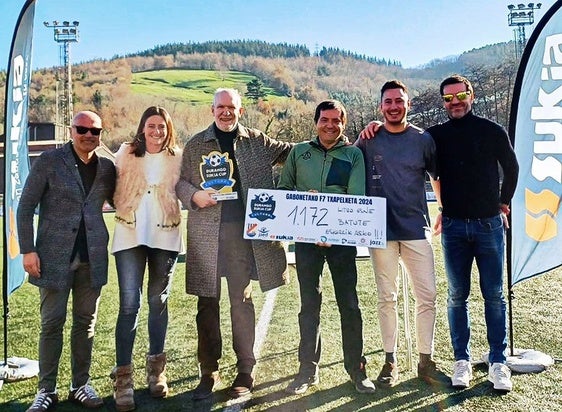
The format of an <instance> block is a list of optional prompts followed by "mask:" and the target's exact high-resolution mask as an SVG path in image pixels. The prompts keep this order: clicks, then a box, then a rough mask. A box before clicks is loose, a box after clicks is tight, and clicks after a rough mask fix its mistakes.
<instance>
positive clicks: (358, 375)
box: [350, 364, 375, 393]
mask: <svg viewBox="0 0 562 412" xmlns="http://www.w3.org/2000/svg"><path fill="white" fill-rule="evenodd" d="M350 378H351V381H352V382H353V384H354V385H355V390H356V391H357V392H359V393H375V384H374V383H373V382H371V380H370V379H369V378H368V377H367V371H366V370H365V365H364V364H361V367H360V368H359V370H358V371H356V372H355V373H354V374H353V376H350Z"/></svg>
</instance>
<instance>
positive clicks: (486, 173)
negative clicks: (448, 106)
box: [427, 112, 519, 219]
mask: <svg viewBox="0 0 562 412" xmlns="http://www.w3.org/2000/svg"><path fill="white" fill-rule="evenodd" d="M427 131H428V132H429V133H430V134H431V135H432V136H433V138H434V140H435V145H436V148H437V168H438V170H437V174H438V177H439V180H440V181H441V200H442V203H443V216H447V217H452V218H462V219H476V218H486V217H492V216H495V215H497V214H498V213H499V204H500V203H505V204H509V202H510V201H511V197H512V196H513V193H514V192H515V186H516V185H517V176H518V172H519V166H518V163H517V159H516V158H515V152H514V151H513V147H512V146H511V143H510V141H509V137H508V135H507V133H506V131H505V129H504V128H503V127H502V126H500V125H499V124H497V123H494V122H492V121H490V120H487V119H484V118H483V117H479V116H476V115H474V114H473V113H472V112H469V113H468V114H466V115H465V116H464V117H462V118H460V119H450V120H449V121H447V122H446V123H443V124H439V125H436V126H433V127H430V128H429V129H428V130H427ZM498 163H499V165H500V166H501V168H502V171H503V182H502V183H501V190H500V173H499V168H498Z"/></svg>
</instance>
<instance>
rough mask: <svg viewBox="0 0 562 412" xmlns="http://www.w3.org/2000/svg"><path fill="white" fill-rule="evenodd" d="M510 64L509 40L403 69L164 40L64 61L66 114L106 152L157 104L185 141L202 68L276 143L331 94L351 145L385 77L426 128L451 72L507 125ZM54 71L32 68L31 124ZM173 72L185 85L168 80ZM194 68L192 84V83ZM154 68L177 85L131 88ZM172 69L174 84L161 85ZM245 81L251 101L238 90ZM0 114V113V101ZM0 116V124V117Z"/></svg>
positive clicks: (298, 135)
mask: <svg viewBox="0 0 562 412" xmlns="http://www.w3.org/2000/svg"><path fill="white" fill-rule="evenodd" d="M517 64H518V62H517V61H516V60H515V56H514V52H513V44H512V43H500V44H495V45H488V46H485V47H482V48H480V49H475V50H471V51H467V52H465V53H463V54H462V55H460V56H455V57H451V58H448V59H440V60H434V61H432V62H430V63H429V64H427V65H425V66H423V67H419V68H415V69H404V68H402V67H401V64H400V63H399V62H396V61H390V60H388V59H384V58H376V57H368V56H362V55H357V54H354V53H352V52H349V51H342V50H339V49H332V48H323V49H322V50H319V51H316V52H314V53H310V51H309V50H308V49H307V48H306V47H305V46H298V45H286V44H269V43H266V42H261V41H224V42H206V43H201V44H191V43H190V44H168V45H162V46H156V47H154V48H153V49H150V50H145V51H141V52H139V53H136V54H131V55H127V56H115V57H114V58H112V59H109V60H95V61H90V62H84V63H80V64H76V65H73V67H72V82H73V106H74V111H78V110H82V109H93V110H95V111H97V112H98V113H100V114H101V116H102V118H103V120H104V126H105V128H106V129H107V133H106V134H105V136H104V141H105V142H106V143H107V144H108V145H109V146H110V147H111V148H112V149H116V148H117V147H118V145H119V143H121V142H122V141H125V140H128V139H130V138H131V137H132V135H133V133H134V131H135V130H136V128H137V125H138V120H139V117H140V115H141V113H142V112H143V111H144V109H145V108H146V107H148V106H151V105H161V106H163V107H165V108H166V109H167V110H168V111H169V112H170V114H171V115H172V118H173V120H174V125H175V127H176V129H177V131H178V134H179V137H180V140H182V141H185V139H187V138H188V137H189V136H191V135H193V134H194V133H196V132H197V131H199V130H201V129H203V128H205V127H207V126H208V125H209V124H210V123H211V121H212V116H211V111H210V102H211V99H212V90H208V88H207V89H205V93H206V95H205V96H206V99H207V100H206V101H205V100H203V101H202V100H194V99H193V98H192V97H190V96H192V95H191V94H190V93H189V92H190V91H193V90H196V88H204V86H206V82H208V81H207V80H206V78H205V77H204V76H203V74H205V75H207V76H208V73H209V71H212V72H214V73H215V75H214V77H215V78H216V79H218V81H216V82H213V83H212V84H213V87H215V86H216V87H222V85H223V84H224V85H226V86H227V87H236V88H237V89H238V90H240V92H241V93H242V94H243V95H247V98H245V99H244V105H245V107H246V114H245V115H244V117H243V119H242V122H243V123H244V124H245V125H248V126H251V127H256V128H259V129H261V130H264V131H265V132H266V133H268V134H269V135H270V136H272V137H275V138H278V139H282V140H288V141H300V140H305V139H309V138H311V137H312V136H313V134H314V128H313V126H314V125H313V120H312V117H313V111H314V108H315V106H316V104H317V103H318V102H320V101H321V100H323V99H326V98H335V99H338V100H341V101H342V102H343V103H344V104H345V105H346V107H347V109H348V112H349V122H348V126H347V129H346V134H347V135H348V136H349V137H350V138H351V139H354V138H355V137H356V136H357V134H358V132H359V131H360V130H361V129H362V128H363V127H364V126H365V125H366V124H367V123H368V122H369V121H371V120H373V119H375V118H376V117H377V115H378V113H377V106H378V102H379V90H380V87H381V86H382V84H383V83H384V82H385V81H387V80H390V79H399V80H402V81H403V82H404V83H406V85H407V86H408V87H409V89H410V95H411V97H412V98H413V101H412V111H411V119H410V120H411V121H412V122H413V123H415V124H417V125H419V126H420V127H428V126H429V125H431V124H434V123H436V122H439V121H442V120H443V119H444V112H443V110H442V109H441V99H440V96H439V90H438V85H439V82H440V81H441V80H442V79H443V77H445V76H447V75H450V74H452V73H461V74H463V75H465V76H467V77H468V78H470V79H471V80H472V81H473V83H474V87H475V95H476V99H477V100H476V102H475V105H474V108H475V111H476V112H478V113H479V114H481V115H484V116H486V117H489V118H491V119H493V120H496V121H497V122H498V123H500V124H503V125H504V126H507V124H508V122H509V108H510V104H511V96H512V92H513V90H512V89H513V83H514V81H515V75H516V72H517ZM60 70H61V69H60V68H56V67H52V68H42V69H40V70H37V71H35V72H34V73H33V75H32V85H31V89H30V96H31V101H30V108H29V117H30V121H31V122H55V120H56V90H57V89H60V81H61V80H60V78H61V71H60ZM182 70H183V71H185V76H186V78H185V79H184V80H185V81H182V79H181V78H180V79H179V80H178V79H177V76H180V77H181V75H182ZM197 70H198V71H200V73H201V79H200V80H199V81H198V82H195V81H194V80H193V77H194V76H196V75H197V72H194V71H197ZM155 71H159V72H158V73H157V76H156V77H157V78H158V79H159V81H161V82H162V83H163V84H168V86H169V87H178V88H179V89H173V92H172V89H170V88H168V89H163V91H162V93H161V94H160V93H158V92H157V93H154V92H152V93H147V92H145V91H143V90H142V89H141V88H139V87H136V86H135V84H134V83H135V81H136V80H135V79H138V76H139V74H142V73H150V72H155ZM172 72H173V75H174V76H175V77H176V78H175V80H174V83H173V86H170V84H172V82H171V79H170V78H169V76H171V75H172ZM236 72H239V73H241V76H239V77H240V78H243V79H252V80H249V81H247V82H246V81H238V82H234V83H232V81H231V80H230V78H231V76H232V73H236ZM178 73H179V74H178ZM194 73H195V74H194ZM153 74H154V73H153ZM5 77H6V73H5V72H0V84H1V85H2V90H1V91H0V92H1V93H5V91H4V85H5ZM188 80H189V81H188ZM252 82H253V87H254V94H253V95H252V93H251V92H250V93H249V92H248V84H250V83H252ZM256 84H257V86H258V88H259V89H260V91H264V93H263V95H262V94H261V92H260V93H258V95H257V97H256V94H255V88H256ZM186 85H187V86H186ZM182 87H183V88H182ZM251 87H252V84H251V85H250V88H251ZM190 88H192V89H193V90H190ZM0 109H1V111H0V113H1V116H4V108H3V102H2V107H0ZM1 120H2V124H3V120H4V119H3V118H2V119H1ZM0 132H3V131H0Z"/></svg>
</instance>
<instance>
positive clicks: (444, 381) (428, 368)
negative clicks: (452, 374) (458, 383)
mask: <svg viewBox="0 0 562 412" xmlns="http://www.w3.org/2000/svg"><path fill="white" fill-rule="evenodd" d="M418 378H420V379H422V380H424V381H425V382H427V383H429V384H430V385H433V384H437V385H447V386H448V385H450V384H451V378H449V377H448V376H447V375H445V374H444V373H443V372H441V371H440V370H439V369H437V364H436V363H435V362H434V361H432V360H428V361H425V362H423V363H422V362H420V363H418Z"/></svg>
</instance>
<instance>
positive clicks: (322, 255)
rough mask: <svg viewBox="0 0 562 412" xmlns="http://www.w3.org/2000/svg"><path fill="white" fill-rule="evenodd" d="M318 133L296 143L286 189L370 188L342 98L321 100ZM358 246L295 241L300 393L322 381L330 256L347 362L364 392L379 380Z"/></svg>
mask: <svg viewBox="0 0 562 412" xmlns="http://www.w3.org/2000/svg"><path fill="white" fill-rule="evenodd" d="M314 121H315V123H316V129H317V133H318V137H317V138H315V139H313V140H311V141H307V142H302V143H299V144H297V145H296V146H295V147H293V149H292V150H291V152H290V153H289V157H288V159H287V162H286V163H285V166H284V168H283V172H282V174H281V178H280V181H279V185H278V188H279V189H285V190H298V191H309V192H310V191H312V192H321V193H339V194H351V195H364V194H365V163H364V161H363V155H362V153H361V150H360V149H358V148H357V147H354V146H351V145H348V144H347V143H346V140H347V139H346V138H345V136H344V135H343V131H344V129H345V124H346V121H347V113H346V110H345V107H344V106H343V104H342V103H340V102H339V101H337V100H327V101H324V102H322V103H320V104H319V105H318V107H317V108H316V113H315V115H314ZM356 256H357V250H356V248H355V246H340V245H333V246H332V245H329V244H327V243H318V244H312V243H298V242H297V243H296V244H295V257H296V266H297V277H298V279H299V286H300V296H301V311H300V313H299V328H300V337H301V338H300V344H299V362H300V368H299V373H298V375H297V377H296V379H295V380H294V381H293V382H292V383H291V384H289V386H288V387H287V389H286V391H287V392H288V393H291V394H301V393H304V392H306V391H307V390H308V388H309V387H310V386H313V385H316V384H318V363H319V361H320V350H321V339H320V308H321V306H322V290H321V286H320V276H321V275H322V269H323V266H324V262H325V261H326V262H328V266H329V268H330V272H331V274H332V281H333V282H334V289H335V294H336V301H337V303H338V308H339V311H340V318H341V328H342V342H343V354H344V366H345V369H346V371H347V373H348V374H349V376H350V378H351V381H352V382H353V383H354V385H355V388H356V390H357V391H358V392H360V393H372V392H374V391H375V386H374V385H373V383H372V382H371V381H370V380H369V378H368V377H367V374H366V370H365V363H366V360H365V357H364V356H363V320H362V318H361V310H360V309H359V301H358V298H357V290H356V285H357V267H356V265H355V258H356Z"/></svg>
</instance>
